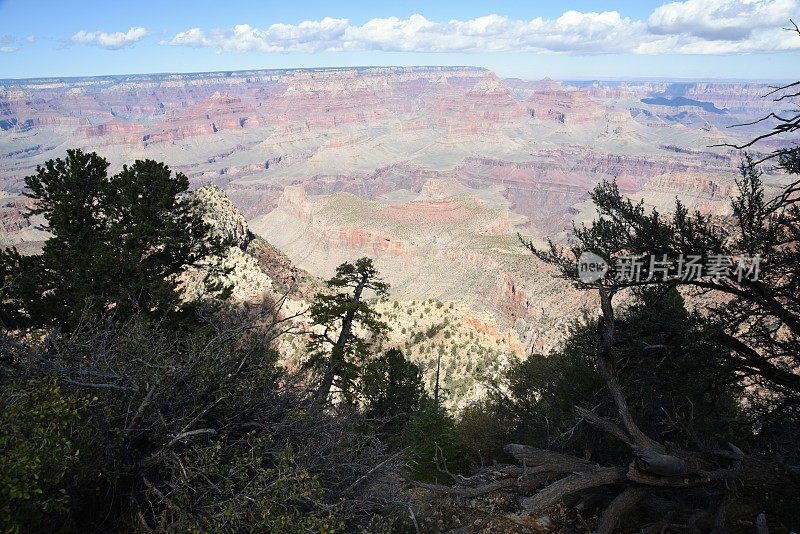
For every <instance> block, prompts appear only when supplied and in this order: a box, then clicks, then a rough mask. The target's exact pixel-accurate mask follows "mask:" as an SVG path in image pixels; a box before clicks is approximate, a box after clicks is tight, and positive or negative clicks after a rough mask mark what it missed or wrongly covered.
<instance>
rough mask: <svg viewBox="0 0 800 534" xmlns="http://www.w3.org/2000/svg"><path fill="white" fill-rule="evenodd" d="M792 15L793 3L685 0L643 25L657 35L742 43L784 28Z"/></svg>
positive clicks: (657, 12) (660, 9)
mask: <svg viewBox="0 0 800 534" xmlns="http://www.w3.org/2000/svg"><path fill="white" fill-rule="evenodd" d="M796 11H797V2H796V0H687V1H685V2H673V3H671V4H665V5H663V6H659V7H657V8H656V9H655V10H654V11H653V13H652V14H651V15H650V18H648V19H647V25H648V30H649V31H651V32H652V33H655V34H659V35H674V34H687V35H691V36H693V37H698V38H700V39H705V40H709V41H742V40H745V39H747V38H748V37H750V35H751V34H752V32H753V31H754V30H756V29H760V28H775V27H779V26H781V25H785V24H787V23H788V21H789V19H790V18H791V17H792V16H795V15H796V14H797V13H796Z"/></svg>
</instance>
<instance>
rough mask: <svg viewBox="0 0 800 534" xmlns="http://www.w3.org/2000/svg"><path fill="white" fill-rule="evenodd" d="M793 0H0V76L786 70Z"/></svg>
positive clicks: (792, 72)
mask: <svg viewBox="0 0 800 534" xmlns="http://www.w3.org/2000/svg"><path fill="white" fill-rule="evenodd" d="M790 18H794V19H795V20H799V19H800V0H685V1H680V2H671V3H667V2H659V1H612V0H580V1H578V0H573V1H563V2H549V1H548V2H544V1H543V2H536V1H503V0H495V1H493V2H470V1H460V2H455V1H436V2H433V1H427V2H418V1H405V2H381V1H377V0H373V1H369V2H364V1H327V2H323V1H301V0H296V1H289V0H285V1H281V2H274V1H261V2H256V1H253V2H244V1H235V0H226V1H219V0H217V1H213V2H212V1H206V0H199V1H193V2H188V1H182V0H179V1H165V0H162V1H151V0H137V1H134V2H130V1H128V2H125V1H114V0H106V1H94V0H90V1H83V2H64V1H52V2H41V1H36V0H27V1H24V0H0V21H1V23H2V24H1V25H0V78H24V77H43V76H87V75H103V74H128V73H149V72H196V71H215V70H240V69H262V68H295V67H320V66H353V65H477V66H483V67H487V68H490V69H493V70H495V71H496V72H498V74H500V75H501V76H518V77H523V78H532V79H535V78H543V77H546V76H549V77H552V78H557V79H595V78H605V79H614V78H617V79H624V78H666V79H787V78H794V77H795V76H796V72H797V59H798V55H799V54H800V35H797V34H795V33H792V32H789V31H785V30H783V29H782V28H785V27H787V26H788V25H789V24H790V23H789V19H790Z"/></svg>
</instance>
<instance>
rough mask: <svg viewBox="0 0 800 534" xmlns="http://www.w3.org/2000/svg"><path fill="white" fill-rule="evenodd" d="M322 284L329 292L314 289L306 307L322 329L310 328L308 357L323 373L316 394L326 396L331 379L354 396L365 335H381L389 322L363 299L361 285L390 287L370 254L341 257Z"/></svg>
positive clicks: (319, 399) (380, 292)
mask: <svg viewBox="0 0 800 534" xmlns="http://www.w3.org/2000/svg"><path fill="white" fill-rule="evenodd" d="M326 284H327V286H328V288H330V289H331V290H333V292H332V293H330V294H325V293H322V294H319V295H317V296H316V299H315V302H314V304H312V306H311V309H310V316H311V321H312V322H313V324H314V325H317V327H318V328H320V329H321V332H315V333H313V334H312V339H311V347H310V348H311V350H312V357H311V359H310V360H309V362H308V365H309V366H310V367H312V368H313V369H315V370H316V371H317V372H318V373H319V374H320V375H321V380H320V384H319V387H318V389H317V391H316V394H315V403H317V404H323V403H325V402H327V400H328V397H329V396H330V392H331V388H332V387H333V385H334V383H336V385H337V386H338V387H339V388H340V389H341V390H342V391H343V392H344V393H345V395H346V396H347V397H348V398H351V397H352V395H351V394H352V391H353V388H352V386H353V383H354V380H355V379H356V377H357V375H358V369H359V366H360V364H362V363H363V362H364V360H365V358H366V356H367V351H368V346H367V338H366V337H365V336H366V335H372V336H379V335H382V334H383V333H384V332H385V331H386V328H387V326H386V323H384V322H383V321H381V319H380V315H379V314H378V312H376V311H375V309H374V307H373V306H372V305H370V304H369V303H368V302H366V301H365V300H364V291H365V290H372V291H374V292H375V294H376V295H377V296H378V297H384V296H386V295H387V294H388V291H389V285H388V284H386V283H385V282H383V281H382V280H381V279H380V278H379V277H378V271H377V270H376V269H375V267H374V265H373V264H372V260H371V259H370V258H360V259H358V260H356V262H355V263H350V262H344V263H342V264H341V265H339V266H338V267H337V268H336V274H335V275H334V276H333V278H331V279H330V280H328V281H327V282H326ZM356 329H358V330H360V331H362V332H363V334H361V333H359V332H357V330H356ZM332 336H334V337H332Z"/></svg>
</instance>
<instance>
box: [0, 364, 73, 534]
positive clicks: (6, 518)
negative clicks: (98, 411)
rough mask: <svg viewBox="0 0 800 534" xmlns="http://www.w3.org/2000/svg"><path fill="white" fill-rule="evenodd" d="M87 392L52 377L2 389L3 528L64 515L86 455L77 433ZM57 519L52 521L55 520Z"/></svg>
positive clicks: (0, 506)
mask: <svg viewBox="0 0 800 534" xmlns="http://www.w3.org/2000/svg"><path fill="white" fill-rule="evenodd" d="M88 402H89V401H88V399H87V398H86V397H84V396H80V395H76V394H72V393H67V392H64V391H62V389H61V387H60V386H59V385H58V383H57V382H56V381H55V380H53V379H51V378H42V379H34V380H28V381H26V382H22V383H13V384H9V385H8V386H7V387H6V388H4V389H3V390H2V392H1V393H0V404H1V405H2V411H0V529H2V530H3V531H4V532H22V531H29V530H31V529H38V528H43V527H44V526H46V525H47V524H48V522H49V518H54V517H63V514H65V512H66V511H67V510H68V508H69V505H70V495H69V493H70V489H71V484H72V483H73V482H74V477H75V476H77V471H78V467H79V461H80V459H81V454H80V450H79V448H78V444H77V443H76V442H75V440H74V434H75V432H76V431H77V427H78V425H79V423H80V411H81V410H82V409H84V408H85V407H86V406H87V405H88ZM50 520H51V519H50Z"/></svg>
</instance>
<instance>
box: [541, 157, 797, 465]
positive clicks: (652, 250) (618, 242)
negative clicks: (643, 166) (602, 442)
mask: <svg viewBox="0 0 800 534" xmlns="http://www.w3.org/2000/svg"><path fill="white" fill-rule="evenodd" d="M798 157H800V156H798V152H794V151H789V152H786V151H783V152H781V153H780V159H779V162H778V166H779V168H781V169H782V170H783V171H784V172H786V173H788V174H789V175H791V174H794V173H795V172H796V170H797V169H796V168H795V166H793V163H792V162H793V161H795V158H798ZM737 186H738V194H737V195H736V197H734V198H733V199H732V203H731V213H732V215H731V216H730V217H716V218H712V217H710V216H707V215H702V214H700V213H695V214H693V215H690V214H689V212H688V210H687V209H686V208H685V207H684V206H683V205H682V204H681V203H680V202H677V203H676V207H675V215H674V217H663V216H661V215H660V214H659V213H658V212H657V211H655V210H652V211H650V212H649V213H648V211H647V210H645V208H644V205H643V204H642V203H634V202H632V201H631V200H629V199H626V198H624V197H623V196H622V195H621V194H620V192H619V189H618V188H617V186H616V184H613V183H602V184H600V185H599V186H598V187H597V188H596V189H595V190H594V192H593V193H592V199H593V200H594V202H595V205H596V206H597V209H598V212H599V215H600V217H599V218H598V219H597V220H596V221H594V222H593V223H592V224H591V225H588V226H582V227H580V228H576V229H575V238H576V240H575V242H574V243H573V245H572V246H571V250H570V251H569V252H566V251H565V250H563V249H562V248H561V247H559V246H557V245H554V244H552V243H551V245H550V249H549V250H547V251H538V250H535V248H534V250H535V253H536V254H537V255H538V256H539V257H540V258H541V259H543V260H545V261H548V262H550V263H554V264H556V265H557V266H558V267H559V268H560V269H561V272H562V274H563V275H564V276H566V277H571V278H572V279H573V280H574V279H575V275H576V272H577V266H576V261H575V259H576V258H578V257H579V256H580V254H581V253H582V252H584V251H593V252H595V253H597V254H599V255H601V256H603V257H604V258H605V259H606V260H607V261H608V262H610V264H612V265H613V264H614V263H615V262H616V261H617V259H619V258H620V257H622V256H634V257H641V258H648V257H651V256H654V257H656V258H660V257H662V254H667V255H668V257H669V258H672V259H675V258H678V257H679V256H680V255H683V256H684V257H687V256H689V255H697V256H700V257H701V258H702V259H701V263H705V264H708V262H709V258H711V257H720V256H722V257H734V258H735V257H742V256H744V257H753V256H758V258H759V259H760V262H759V271H758V276H757V279H756V278H755V277H754V276H752V275H751V276H743V277H742V278H741V279H739V277H738V276H723V277H717V276H708V275H706V276H703V277H700V278H690V277H683V278H681V277H677V276H672V277H670V278H669V279H668V280H666V281H664V280H661V279H660V278H659V277H654V279H653V280H651V281H648V282H647V284H649V285H657V286H665V287H670V286H681V287H686V288H687V290H692V291H694V292H695V293H694V294H698V293H699V292H702V293H703V294H704V295H705V299H704V302H706V303H708V305H707V312H706V314H705V317H706V320H705V321H704V325H703V330H704V334H703V335H704V337H705V338H706V339H707V340H708V341H709V343H711V344H713V347H714V348H713V351H712V352H710V353H709V354H715V355H719V357H720V358H721V360H722V361H721V362H720V365H724V366H725V367H726V368H727V369H729V370H730V371H731V372H732V373H734V374H735V380H734V382H735V383H736V384H737V385H738V386H739V388H740V390H741V393H742V395H743V396H744V397H745V398H746V401H745V404H746V405H748V407H749V411H750V414H751V416H752V417H753V419H754V422H755V427H756V428H759V427H760V426H761V424H763V422H765V421H766V420H768V419H770V418H778V419H784V420H786V419H787V418H788V419H791V418H792V417H791V413H792V412H793V410H795V409H796V406H798V404H800V375H798V374H797V373H796V372H795V370H796V369H797V368H798V367H800V302H798V299H797V295H798V294H800V271H799V270H798V269H797V265H798V264H800V232H798V228H800V204H798V203H799V202H800V195H798V191H800V190H799V189H798V187H800V181H795V182H793V183H791V184H790V185H788V186H786V187H785V188H783V189H782V190H780V191H779V192H778V194H777V196H773V198H771V199H768V198H767V197H768V195H767V194H766V191H765V188H764V184H763V182H762V173H761V171H760V170H759V168H758V166H757V164H756V162H755V161H754V160H753V159H752V158H750V157H749V156H747V157H745V160H744V161H743V163H742V166H741V169H740V178H739V180H737ZM672 274H675V273H674V272H673V273H672ZM647 278H648V265H647V262H644V269H643V271H642V279H643V280H644V279H647ZM642 283H643V282H639V283H638V284H637V283H634V282H630V281H619V280H615V279H613V278H611V277H610V276H607V277H606V278H604V279H602V280H600V281H599V282H597V283H596V284H591V285H589V286H587V285H585V284H580V283H579V284H578V285H579V286H581V287H597V286H600V287H605V288H609V289H613V290H614V291H616V290H620V289H625V288H627V287H631V286H635V285H641V284H642ZM753 385H757V387H752V386H753ZM793 427H794V430H793V432H794V435H795V439H797V436H800V427H798V426H797V425H796V424H793ZM762 437H763V438H764V441H763V443H762V445H761V446H762V447H772V446H773V445H769V444H768V441H769V439H768V438H767V437H766V436H762ZM799 452H800V451H794V452H793V455H794V456H795V457H796V458H797V459H800V456H798V455H797V454H798V453H799Z"/></svg>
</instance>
